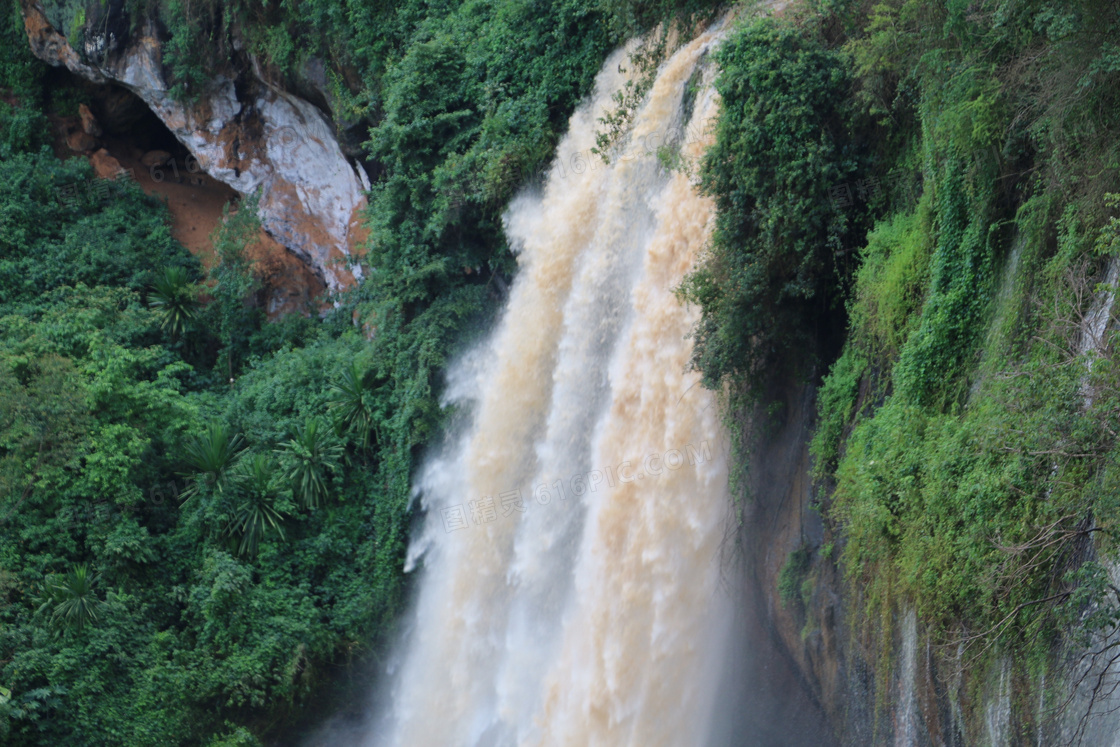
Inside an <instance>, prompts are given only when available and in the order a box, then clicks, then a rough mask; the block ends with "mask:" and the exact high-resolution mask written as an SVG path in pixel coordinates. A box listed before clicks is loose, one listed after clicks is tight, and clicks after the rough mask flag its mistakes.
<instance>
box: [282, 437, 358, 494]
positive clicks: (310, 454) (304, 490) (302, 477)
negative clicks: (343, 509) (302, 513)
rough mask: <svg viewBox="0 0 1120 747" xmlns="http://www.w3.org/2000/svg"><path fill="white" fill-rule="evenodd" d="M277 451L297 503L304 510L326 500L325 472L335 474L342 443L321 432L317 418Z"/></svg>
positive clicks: (340, 455)
mask: <svg viewBox="0 0 1120 747" xmlns="http://www.w3.org/2000/svg"><path fill="white" fill-rule="evenodd" d="M277 452H278V453H280V454H281V455H282V458H283V459H284V461H285V464H286V465H287V477H288V479H289V480H291V482H292V493H293V495H294V496H295V497H296V499H297V500H298V501H299V504H300V505H301V506H303V507H304V508H312V509H313V508H318V507H319V503H320V502H321V501H324V500H326V498H327V492H328V491H327V477H328V473H331V472H337V471H338V462H339V460H340V459H341V457H342V444H340V443H339V442H338V440H337V439H335V438H334V437H333V436H332V435H331V434H330V433H329V432H327V431H325V430H323V429H322V427H321V424H320V422H319V421H318V420H317V419H315V418H308V419H307V422H306V423H305V424H304V425H303V426H302V427H297V428H296V430H295V433H294V434H293V435H292V438H291V439H289V440H288V441H286V442H284V443H283V444H281V445H280V448H279V449H277Z"/></svg>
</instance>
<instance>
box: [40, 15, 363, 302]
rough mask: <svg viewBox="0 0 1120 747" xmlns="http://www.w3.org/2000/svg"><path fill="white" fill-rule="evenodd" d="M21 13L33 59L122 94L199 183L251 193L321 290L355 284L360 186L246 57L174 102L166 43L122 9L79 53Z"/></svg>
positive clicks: (322, 136) (327, 136)
mask: <svg viewBox="0 0 1120 747" xmlns="http://www.w3.org/2000/svg"><path fill="white" fill-rule="evenodd" d="M20 7H21V11H22V13H23V19H24V25H25V27H26V30H27V37H28V42H29V43H30V45H31V49H32V51H33V52H34V54H35V55H36V56H37V57H39V58H40V59H42V60H44V61H45V62H47V63H49V64H51V65H53V66H56V67H65V68H67V69H68V70H70V71H71V72H73V73H75V74H77V75H80V76H82V77H83V78H85V79H87V80H89V81H91V82H94V83H110V82H115V83H117V84H119V85H121V86H123V87H125V88H127V89H128V90H129V91H131V92H133V93H134V94H136V95H137V96H138V97H139V98H140V99H142V100H143V101H144V102H145V103H146V104H147V105H148V107H149V108H150V109H151V110H152V111H153V112H154V113H155V114H156V116H158V117H159V119H160V120H161V121H162V122H163V123H164V124H165V125H166V126H167V128H168V129H169V130H170V131H171V133H172V134H173V135H174V136H175V137H176V139H178V141H179V142H180V143H182V144H183V145H184V146H185V147H186V148H187V149H188V150H189V151H190V152H191V154H192V155H193V156H194V157H195V158H196V159H198V162H199V164H200V165H201V166H202V168H203V169H204V170H205V171H206V172H207V173H209V174H210V175H211V176H213V177H214V178H216V179H219V180H220V181H222V182H225V183H226V184H228V185H229V186H230V187H232V188H233V189H235V190H237V191H238V192H240V193H241V194H251V193H254V192H256V191H258V190H259V191H260V202H259V212H260V219H261V225H262V226H263V228H264V229H265V230H266V231H267V232H268V233H269V235H271V236H272V237H273V238H275V239H276V240H277V241H278V242H279V243H280V244H281V245H283V246H284V247H286V248H287V249H289V250H290V251H292V252H294V253H295V254H296V255H297V256H299V257H300V258H301V259H303V260H304V261H305V262H306V263H307V264H308V265H309V266H310V267H311V268H312V269H313V270H314V271H315V273H316V274H318V275H319V276H321V277H322V278H323V280H324V281H325V282H326V284H327V286H328V287H329V288H331V289H332V290H337V289H340V288H343V287H345V286H347V285H348V284H350V283H352V282H353V281H354V279H355V276H356V275H359V276H360V270H359V268H358V267H357V266H356V265H354V266H352V268H351V267H348V266H347V262H346V260H347V259H348V258H349V257H351V256H352V255H353V250H354V249H355V247H357V246H358V245H359V244H360V242H361V240H362V238H363V236H362V229H361V227H360V221H359V220H358V216H359V211H360V210H361V209H362V207H364V205H365V198H364V196H363V193H362V190H363V188H368V186H369V182H368V179H367V178H366V176H365V173H364V171H362V167H361V166H360V165H358V164H351V162H350V161H349V160H348V159H347V157H346V155H345V154H344V153H343V152H342V149H341V148H340V147H339V144H338V141H337V139H336V137H335V133H334V128H333V126H332V125H331V123H330V122H329V121H328V119H327V117H326V116H325V115H324V114H323V113H322V112H321V111H320V110H319V109H318V108H316V107H315V106H314V105H312V104H311V103H309V102H307V101H306V100H304V99H301V98H299V97H297V96H295V95H292V94H291V93H289V92H287V91H284V90H281V89H280V88H278V87H276V86H275V85H273V84H271V83H269V82H267V81H265V80H263V79H262V77H261V76H260V75H258V74H257V73H256V72H254V70H255V69H256V67H257V66H256V65H254V64H253V61H252V59H251V58H250V57H248V55H247V54H246V57H245V59H244V60H240V61H239V60H233V61H231V62H230V63H229V64H228V65H227V66H226V68H227V69H226V70H224V71H223V73H221V74H218V75H216V76H214V78H213V79H212V80H211V81H210V83H209V84H208V86H207V88H206V89H205V90H204V91H203V92H201V95H199V96H198V97H197V98H195V99H194V100H193V101H183V100H177V99H176V98H175V97H173V96H172V95H171V92H170V89H171V86H170V84H169V80H168V76H167V75H166V74H165V72H164V67H163V63H162V47H163V43H164V41H166V40H165V39H163V38H161V36H160V34H161V32H160V30H159V29H158V28H157V26H156V25H155V24H154V23H152V22H150V21H143V22H142V23H141V24H140V30H139V31H137V32H135V33H133V32H131V31H130V28H131V24H130V23H129V21H128V19H127V16H126V11H125V9H124V4H123V3H120V2H109V3H107V4H105V5H104V6H100V9H99V10H98V9H94V10H92V11H91V12H90V13H89V14H88V17H89V19H90V20H89V21H88V22H87V23H86V24H85V26H84V28H83V34H82V44H81V45H80V47H81V49H80V50H78V49H75V48H74V47H73V46H71V44H70V42H69V40H68V39H67V37H66V36H65V35H63V34H62V33H60V31H59V30H58V29H57V28H56V26H55V25H54V24H52V22H51V20H50V19H49V18H48V14H47V12H46V11H45V10H44V8H43V6H42V4H41V3H39V2H35V1H34V0H20ZM82 134H86V133H82Z"/></svg>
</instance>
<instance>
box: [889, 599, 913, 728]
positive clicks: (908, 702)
mask: <svg viewBox="0 0 1120 747" xmlns="http://www.w3.org/2000/svg"><path fill="white" fill-rule="evenodd" d="M917 686H918V614H917V613H916V612H915V611H914V609H913V608H911V609H908V610H906V614H905V615H904V616H903V619H902V661H901V662H900V666H899V670H898V691H899V692H898V704H897V706H896V709H895V732H894V743H895V747H914V745H917V744H918V695H917Z"/></svg>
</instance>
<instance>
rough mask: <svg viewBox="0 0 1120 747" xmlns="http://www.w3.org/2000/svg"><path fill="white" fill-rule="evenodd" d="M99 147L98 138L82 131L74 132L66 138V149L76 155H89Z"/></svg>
mask: <svg viewBox="0 0 1120 747" xmlns="http://www.w3.org/2000/svg"><path fill="white" fill-rule="evenodd" d="M97 145H98V143H97V138H95V137H94V136H93V135H89V134H87V133H85V132H83V131H82V130H74V131H73V132H71V133H69V134H68V135H67V136H66V147H67V148H69V149H70V150H72V151H74V152H75V153H87V152H89V151H91V150H93V149H94V148H96V147H97Z"/></svg>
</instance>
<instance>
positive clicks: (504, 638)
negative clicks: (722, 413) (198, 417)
mask: <svg viewBox="0 0 1120 747" xmlns="http://www.w3.org/2000/svg"><path fill="white" fill-rule="evenodd" d="M717 39H718V33H717V32H715V31H709V32H708V33H705V34H703V35H701V36H699V37H698V38H696V39H694V40H693V41H691V42H690V43H688V44H686V45H684V46H682V47H681V48H680V49H679V50H678V51H676V52H675V53H674V54H673V55H672V56H671V57H670V59H668V60H667V61H666V62H665V63H664V64H663V65H662V67H661V69H660V70H659V71H658V74H657V77H656V80H655V82H654V84H653V87H652V89H651V91H650V92H649V94H648V95H647V97H646V98H645V100H644V102H643V104H642V105H641V107H640V109H639V110H638V111H637V112H636V114H635V116H634V119H633V122H632V125H631V130H630V133H629V136H628V138H627V140H626V141H625V142H624V143H623V144H622V146H621V147H620V151H619V152H618V153H617V154H616V155H615V156H614V157H613V158H612V159H611V162H610V164H604V163H603V162H602V160H599V159H598V157H597V156H594V155H593V154H592V153H591V148H593V147H594V146H595V144H596V143H595V136H596V130H597V128H601V126H602V125H600V124H599V123H598V121H597V120H598V118H599V117H600V116H602V114H603V113H604V111H605V110H607V109H609V108H611V107H612V106H613V101H612V98H611V97H612V95H613V94H614V93H615V92H616V91H618V90H619V89H620V88H621V87H622V86H623V85H624V83H625V81H626V80H627V76H628V75H629V72H628V71H627V70H626V68H628V67H629V65H628V55H627V50H626V49H623V50H619V51H618V52H616V53H615V54H614V55H613V56H612V57H611V58H610V59H609V60H608V61H607V63H606V64H605V65H604V68H603V70H602V72H601V73H600V74H599V76H598V78H597V81H596V89H595V93H594V95H593V96H592V97H591V99H590V100H589V101H587V102H586V103H585V104H584V105H583V106H581V108H580V109H579V110H578V111H577V112H576V113H575V114H574V115H573V117H572V119H571V124H570V131H569V134H568V135H567V136H566V137H565V139H564V140H563V141H562V142H561V144H560V146H559V148H558V152H557V156H556V161H555V162H554V165H553V169H552V170H551V172H550V173H549V178H548V180H547V182H546V184H545V185H544V187H543V189H541V190H536V191H529V192H527V193H526V194H523V195H521V196H519V197H518V198H517V199H515V200H514V202H513V203H512V204H511V206H510V207H509V210H508V212H507V214H506V230H507V234H508V236H509V239H510V242H511V245H512V246H513V247H514V248H515V250H516V251H517V253H518V254H517V256H518V262H519V271H518V275H517V278H516V280H515V282H514V284H513V286H512V288H511V291H510V294H509V299H508V304H507V308H506V310H505V312H504V315H503V318H502V320H501V321H500V323H499V325H498V327H497V328H496V330H495V331H494V333H493V334H492V335H491V337H490V338H489V339H488V340H487V341H486V342H484V343H482V344H480V345H479V346H477V347H476V349H474V350H473V351H471V352H470V353H469V354H468V355H466V356H465V357H464V358H463V360H461V361H459V362H458V363H457V364H456V365H455V366H453V368H452V371H451V372H450V373H449V382H448V393H447V395H446V400H447V404H454V405H457V406H459V407H460V408H461V409H463V410H465V411H466V412H468V413H469V424H468V425H467V426H465V427H464V428H463V429H462V432H461V433H460V434H459V435H458V436H457V437H455V438H453V439H452V442H451V443H450V444H449V445H448V446H447V448H446V449H445V450H444V451H443V452H442V453H441V454H440V455H438V456H436V457H433V458H432V459H430V460H429V462H428V464H427V466H426V468H425V469H423V470H422V472H421V474H420V476H419V478H418V480H417V486H416V489H417V494H418V496H419V499H420V500H421V501H422V503H423V506H424V508H425V509H426V510H427V518H426V525H425V527H424V529H423V531H422V532H421V533H420V535H419V536H418V537H417V538H416V539H415V540H414V542H413V545H412V547H411V548H410V559H409V563H410V564H412V565H421V564H422V566H423V568H422V570H421V571H420V572H421V573H422V574H423V575H422V580H421V582H420V590H419V598H418V601H417V604H416V610H415V621H414V623H413V626H412V629H411V632H410V634H409V635H408V640H407V643H406V644H405V649H406V650H405V652H404V654H403V656H402V662H401V665H400V667H399V669H398V671H397V672H395V674H394V683H393V685H392V687H393V693H392V698H391V705H390V706H389V707H388V711H389V712H388V713H387V714H386V715H385V716H384V718H383V720H382V723H381V724H380V725H379V727H378V728H377V729H375V730H373V733H371V734H370V735H369V736H368V737H367V743H368V744H371V745H385V746H394V747H398V746H399V747H405V746H407V747H452V746H455V745H463V746H464V747H466V746H470V747H474V746H475V745H579V747H591V746H594V745H605V746H609V747H623V746H624V745H635V746H637V745H640V746H641V747H654V746H656V745H667V746H669V747H679V746H680V745H702V744H704V743H705V731H706V728H707V727H706V725H707V724H709V723H710V722H711V716H712V710H713V704H714V702H715V697H716V690H717V689H718V687H717V683H718V680H719V675H720V671H719V670H720V663H721V661H722V659H723V658H724V657H723V656H722V655H721V651H722V650H723V645H724V642H725V638H726V633H727V629H728V627H729V621H730V614H729V609H728V608H729V600H728V599H727V598H726V594H725V593H724V591H725V590H724V589H723V588H722V586H721V583H720V579H721V571H720V568H721V566H720V547H721V540H722V538H723V534H724V530H725V521H726V518H727V512H728V495H727V487H726V485H727V468H726V462H725V457H724V438H723V435H722V430H721V421H720V417H719V413H718V409H717V405H716V403H715V401H714V398H713V395H712V394H711V393H710V392H708V391H707V390H705V389H704V388H703V387H701V386H699V385H698V375H697V374H696V373H694V372H690V371H689V366H688V363H689V357H690V353H691V344H690V341H689V339H688V333H689V330H690V328H691V327H692V325H693V323H694V321H695V319H696V311H695V309H692V308H689V307H687V306H685V305H683V304H682V303H681V302H680V301H679V300H678V299H677V298H676V297H675V296H674V289H675V288H676V287H677V286H678V285H679V284H680V282H681V280H682V279H683V277H684V276H685V274H686V273H687V272H688V270H689V269H690V268H691V267H692V266H693V265H694V263H695V262H696V259H697V257H698V254H699V253H700V251H701V249H702V248H703V247H704V245H705V242H706V240H707V237H708V233H709V230H710V224H711V220H712V214H713V207H712V203H711V201H710V200H709V199H708V198H705V197H702V196H700V195H699V194H698V192H697V190H696V189H695V187H694V185H693V184H692V183H690V177H689V176H688V174H687V173H684V172H683V171H681V172H677V171H668V170H666V169H665V168H664V167H663V165H662V164H661V162H660V161H659V159H658V158H657V157H656V156H655V155H654V154H653V152H652V150H653V149H654V148H655V147H656V145H651V143H656V144H663V143H665V142H666V140H670V141H675V145H676V146H679V147H680V153H681V155H682V156H683V157H684V159H687V160H691V161H693V162H695V161H696V159H698V158H699V157H700V156H701V155H702V153H703V150H704V148H705V147H706V145H707V141H708V135H707V134H705V129H706V128H705V126H704V124H705V123H707V122H708V121H709V120H710V118H712V117H713V116H714V115H715V113H716V110H717V109H716V107H717V101H716V94H715V93H714V91H713V90H712V88H711V86H710V81H709V80H707V79H705V80H704V81H703V85H702V86H701V87H700V90H699V93H698V94H696V98H695V101H694V103H691V104H688V103H686V100H687V98H688V96H689V95H691V94H689V93H688V92H687V87H688V86H687V84H688V83H689V80H690V77H691V76H692V75H693V72H694V71H695V70H698V69H703V67H698V66H702V61H703V59H704V56H705V53H706V52H707V51H709V50H710V49H711V47H712V45H713V44H714V43H715V42H716V41H717ZM688 110H691V112H689V111H688ZM686 114H690V116H689V118H688V121H684V117H685V116H686ZM667 135H668V137H667Z"/></svg>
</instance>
